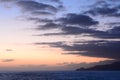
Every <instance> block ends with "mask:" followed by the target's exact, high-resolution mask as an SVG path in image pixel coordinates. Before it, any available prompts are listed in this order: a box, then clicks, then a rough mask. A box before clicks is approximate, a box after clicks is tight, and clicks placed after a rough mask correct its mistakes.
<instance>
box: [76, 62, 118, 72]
mask: <svg viewBox="0 0 120 80" xmlns="http://www.w3.org/2000/svg"><path fill="white" fill-rule="evenodd" d="M76 71H120V62H114V63H112V64H106V65H96V66H94V67H90V68H78V69H76Z"/></svg>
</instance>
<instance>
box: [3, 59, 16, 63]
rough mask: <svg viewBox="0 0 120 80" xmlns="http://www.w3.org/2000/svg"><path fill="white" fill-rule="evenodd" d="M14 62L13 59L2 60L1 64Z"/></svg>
mask: <svg viewBox="0 0 120 80" xmlns="http://www.w3.org/2000/svg"><path fill="white" fill-rule="evenodd" d="M12 61H15V60H14V59H2V62H12Z"/></svg>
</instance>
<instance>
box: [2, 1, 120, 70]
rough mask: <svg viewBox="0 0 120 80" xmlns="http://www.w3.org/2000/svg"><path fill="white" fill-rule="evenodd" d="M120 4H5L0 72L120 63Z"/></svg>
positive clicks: (69, 68)
mask: <svg viewBox="0 0 120 80" xmlns="http://www.w3.org/2000/svg"><path fill="white" fill-rule="evenodd" d="M119 3H120V0H74V1H73V0H0V34H1V35H0V64H1V65H0V71H26V70H27V71H35V70H37V71H38V70H40V71H41V70H75V69H77V68H80V67H91V66H93V65H98V64H107V63H110V62H113V61H119V59H120V4H119Z"/></svg>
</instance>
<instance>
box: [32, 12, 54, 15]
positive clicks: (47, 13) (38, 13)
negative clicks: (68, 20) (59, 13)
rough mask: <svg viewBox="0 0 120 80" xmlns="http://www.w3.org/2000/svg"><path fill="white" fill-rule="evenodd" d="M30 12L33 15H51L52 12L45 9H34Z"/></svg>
mask: <svg viewBox="0 0 120 80" xmlns="http://www.w3.org/2000/svg"><path fill="white" fill-rule="evenodd" d="M31 14H32V15H35V16H53V13H50V12H47V11H34V12H32V13H31Z"/></svg>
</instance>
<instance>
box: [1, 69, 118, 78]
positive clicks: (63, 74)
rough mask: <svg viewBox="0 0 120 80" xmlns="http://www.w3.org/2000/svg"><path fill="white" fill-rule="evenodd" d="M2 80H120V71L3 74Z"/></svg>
mask: <svg viewBox="0 0 120 80" xmlns="http://www.w3.org/2000/svg"><path fill="white" fill-rule="evenodd" d="M0 80H120V71H41V72H4V73H3V72H1V73H0Z"/></svg>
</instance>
